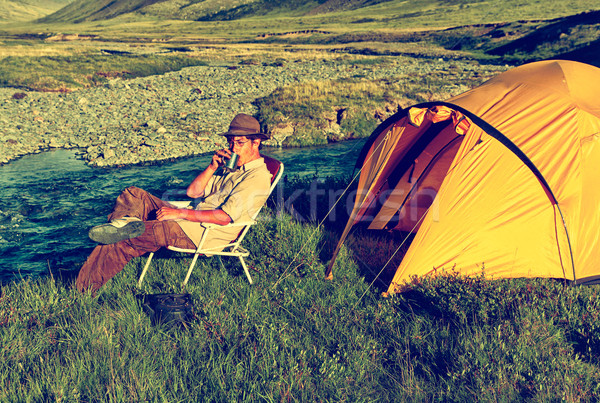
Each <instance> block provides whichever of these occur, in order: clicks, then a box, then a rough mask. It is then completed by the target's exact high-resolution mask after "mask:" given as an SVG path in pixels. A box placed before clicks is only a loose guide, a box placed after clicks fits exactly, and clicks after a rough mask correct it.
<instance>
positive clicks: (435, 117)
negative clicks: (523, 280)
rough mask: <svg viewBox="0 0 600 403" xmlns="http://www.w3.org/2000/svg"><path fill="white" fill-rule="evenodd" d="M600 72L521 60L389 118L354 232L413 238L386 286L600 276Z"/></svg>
mask: <svg viewBox="0 0 600 403" xmlns="http://www.w3.org/2000/svg"><path fill="white" fill-rule="evenodd" d="M599 97H600V69H598V68H596V67H593V66H590V65H587V64H583V63H578V62H573V61H564V60H551V61H541V62H535V63H530V64H526V65H522V66H520V67H516V68H514V69H511V70H508V71H506V72H504V73H501V74H499V75H497V76H496V77H494V78H492V79H490V80H488V81H486V82H485V83H483V84H482V85H481V86H479V87H477V88H474V89H472V90H470V91H467V92H465V93H463V94H461V95H458V96H455V97H453V98H450V99H448V100H446V101H445V102H428V103H423V104H418V105H414V106H412V107H409V108H406V109H403V110H401V111H400V112H398V113H397V114H395V115H394V116H392V117H390V118H389V119H387V120H386V121H385V122H383V123H382V124H381V125H379V127H377V129H375V131H374V132H373V134H372V135H371V136H370V138H369V139H368V140H367V142H366V144H365V146H364V148H363V150H362V152H361V155H360V156H359V158H358V161H357V167H358V168H360V169H361V173H360V178H359V182H358V192H357V195H358V196H357V197H356V199H355V204H354V207H353V209H352V212H351V215H350V219H349V221H348V224H347V225H346V228H345V230H344V232H343V234H342V236H341V239H340V241H339V243H338V247H337V249H336V251H335V252H334V257H333V259H332V260H331V262H330V264H329V267H328V268H327V271H326V273H325V274H326V277H328V278H331V277H332V270H331V268H332V266H333V264H334V262H335V256H337V253H338V251H339V248H340V246H341V245H342V243H343V242H344V240H345V238H346V236H347V235H348V232H349V231H350V229H351V228H352V227H353V226H354V225H357V224H363V225H365V226H367V227H368V228H369V229H373V230H386V231H406V232H410V233H413V234H414V239H413V241H412V243H411V245H410V247H409V249H408V251H407V252H406V254H405V255H404V257H403V259H402V261H401V263H400V265H399V267H398V268H397V270H396V272H395V275H394V277H393V280H392V282H391V284H390V286H389V289H388V293H395V292H398V291H399V290H400V289H401V287H402V285H404V284H406V283H407V282H409V281H410V280H411V278H413V277H415V276H416V277H420V276H428V275H439V274H442V273H458V274H460V275H465V276H471V275H482V274H483V275H484V276H485V277H486V278H492V279H493V278H496V279H497V278H516V277H544V278H558V279H565V280H569V281H572V282H575V283H576V284H586V283H588V284H589V283H593V282H598V280H600V239H599V238H600V236H599V235H600V98H599Z"/></svg>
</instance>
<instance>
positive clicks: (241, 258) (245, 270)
mask: <svg viewBox="0 0 600 403" xmlns="http://www.w3.org/2000/svg"><path fill="white" fill-rule="evenodd" d="M238 257H239V258H240V263H241V264H242V267H243V268H244V273H246V277H248V282H249V283H250V284H252V277H250V272H248V266H246V262H244V258H243V257H242V256H238Z"/></svg>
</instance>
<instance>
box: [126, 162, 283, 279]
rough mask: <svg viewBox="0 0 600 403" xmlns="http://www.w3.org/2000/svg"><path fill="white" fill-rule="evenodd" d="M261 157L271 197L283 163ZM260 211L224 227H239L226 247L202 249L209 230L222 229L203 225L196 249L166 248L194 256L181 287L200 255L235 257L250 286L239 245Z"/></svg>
mask: <svg viewBox="0 0 600 403" xmlns="http://www.w3.org/2000/svg"><path fill="white" fill-rule="evenodd" d="M262 157H263V158H264V159H265V164H266V165H267V169H268V170H269V172H271V175H272V176H271V188H270V190H269V195H271V193H273V189H275V186H276V185H277V182H279V179H281V176H282V174H283V163H282V162H280V161H277V160H276V159H274V158H271V157H267V156H265V155H263V156H262ZM170 203H172V204H174V205H176V206H177V207H178V208H185V207H187V206H188V205H189V204H190V203H191V201H174V202H170ZM260 210H261V209H258V210H257V211H256V213H254V216H253V217H252V221H245V222H235V223H230V224H227V225H226V226H227V227H240V233H239V235H238V237H237V238H236V239H235V240H234V241H232V242H231V243H228V244H226V245H218V246H215V247H212V248H203V245H204V242H205V240H206V239H207V238H208V235H209V233H210V230H211V229H213V228H217V227H220V228H223V226H222V225H218V224H210V223H203V224H202V226H204V227H205V228H206V230H205V231H204V234H203V235H202V239H201V240H200V243H199V244H198V247H197V248H196V249H184V248H178V247H175V246H167V249H169V250H172V251H175V252H183V253H193V254H194V257H193V259H192V262H191V264H190V267H189V269H188V271H187V275H186V276H185V279H184V280H183V284H182V286H183V287H185V286H186V285H187V283H188V280H189V279H190V276H191V275H192V271H193V270H194V266H195V265H196V261H197V260H198V256H200V255H211V256H212V255H217V256H237V257H238V258H239V259H240V263H241V264H242V267H243V268H244V273H246V277H247V278H248V281H249V282H250V284H252V277H250V273H249V272H248V267H247V266H246V262H245V261H244V258H245V257H248V256H249V255H250V252H248V251H247V250H246V249H244V248H243V247H242V246H241V245H240V244H241V242H242V241H243V240H244V237H245V236H246V233H247V232H248V230H249V229H250V227H251V226H252V225H254V224H256V217H257V216H258V213H259V212H260ZM220 249H222V250H220ZM153 256H154V252H150V255H149V256H148V259H147V260H146V265H145V266H144V269H143V270H142V274H141V275H140V279H139V280H138V288H141V287H142V281H144V276H145V275H146V271H148V267H150V262H151V261H152V257H153Z"/></svg>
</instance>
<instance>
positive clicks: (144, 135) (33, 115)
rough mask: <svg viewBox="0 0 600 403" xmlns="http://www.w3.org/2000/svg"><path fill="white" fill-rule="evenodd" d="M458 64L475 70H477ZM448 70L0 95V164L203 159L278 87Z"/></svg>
mask: <svg viewBox="0 0 600 403" xmlns="http://www.w3.org/2000/svg"><path fill="white" fill-rule="evenodd" d="M455 64H456V63H455ZM461 64H463V65H464V66H463V68H464V69H477V68H478V65H477V64H476V63H472V64H470V63H469V62H461ZM446 66H447V62H445V61H443V60H441V59H440V60H437V59H433V60H427V61H423V60H417V59H404V58H403V59H398V63H396V64H390V63H386V64H385V65H383V67H382V66H378V65H364V66H361V65H351V64H346V63H336V62H334V61H302V62H289V63H287V64H284V65H283V66H270V65H259V64H257V65H237V66H231V65H212V66H196V67H188V68H184V69H182V70H180V71H176V72H169V73H166V74H163V75H160V76H150V77H141V78H135V79H130V80H123V79H118V78H117V79H111V80H110V81H109V82H108V83H106V84H105V85H103V86H100V87H95V88H89V89H83V90H78V91H73V92H69V93H42V92H27V91H22V90H18V89H14V88H0V164H5V163H7V162H9V161H11V160H13V159H15V158H18V157H20V156H23V155H26V154H31V153H37V152H41V151H46V150H50V149H55V148H76V149H79V150H80V155H81V157H82V158H83V159H84V160H85V161H87V163H88V164H90V165H92V166H98V167H108V166H123V165H129V164H138V163H142V162H149V161H160V160H169V159H175V158H179V157H185V156H191V155H197V154H204V153H208V152H211V151H212V150H214V149H216V148H217V147H221V146H222V145H223V144H224V140H223V138H222V137H221V136H219V135H218V133H221V132H224V131H226V130H227V127H228V125H229V122H230V121H231V119H232V118H233V117H234V116H235V115H236V114H237V113H240V112H243V113H248V114H250V115H256V113H257V110H256V107H255V106H254V105H253V104H252V102H253V101H254V100H256V99H257V98H261V97H264V96H266V95H268V94H270V93H271V92H273V91H274V90H275V89H277V88H278V87H283V86H286V85H291V84H296V83H299V82H304V81H310V80H329V79H340V78H346V77H353V76H356V77H364V78H365V79H377V78H386V77H393V76H401V75H406V74H411V73H418V74H420V75H422V74H426V73H427V72H432V71H439V70H444V69H445V67H446ZM267 144H268V143H267Z"/></svg>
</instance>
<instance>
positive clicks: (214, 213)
mask: <svg viewBox="0 0 600 403" xmlns="http://www.w3.org/2000/svg"><path fill="white" fill-rule="evenodd" d="M156 218H157V219H158V221H166V220H177V219H184V220H188V221H194V222H208V223H213V224H219V225H227V224H229V223H230V222H231V217H229V215H227V213H225V212H224V211H223V210H221V209H215V210H189V209H177V208H170V207H161V208H160V209H159V210H157V211H156Z"/></svg>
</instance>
